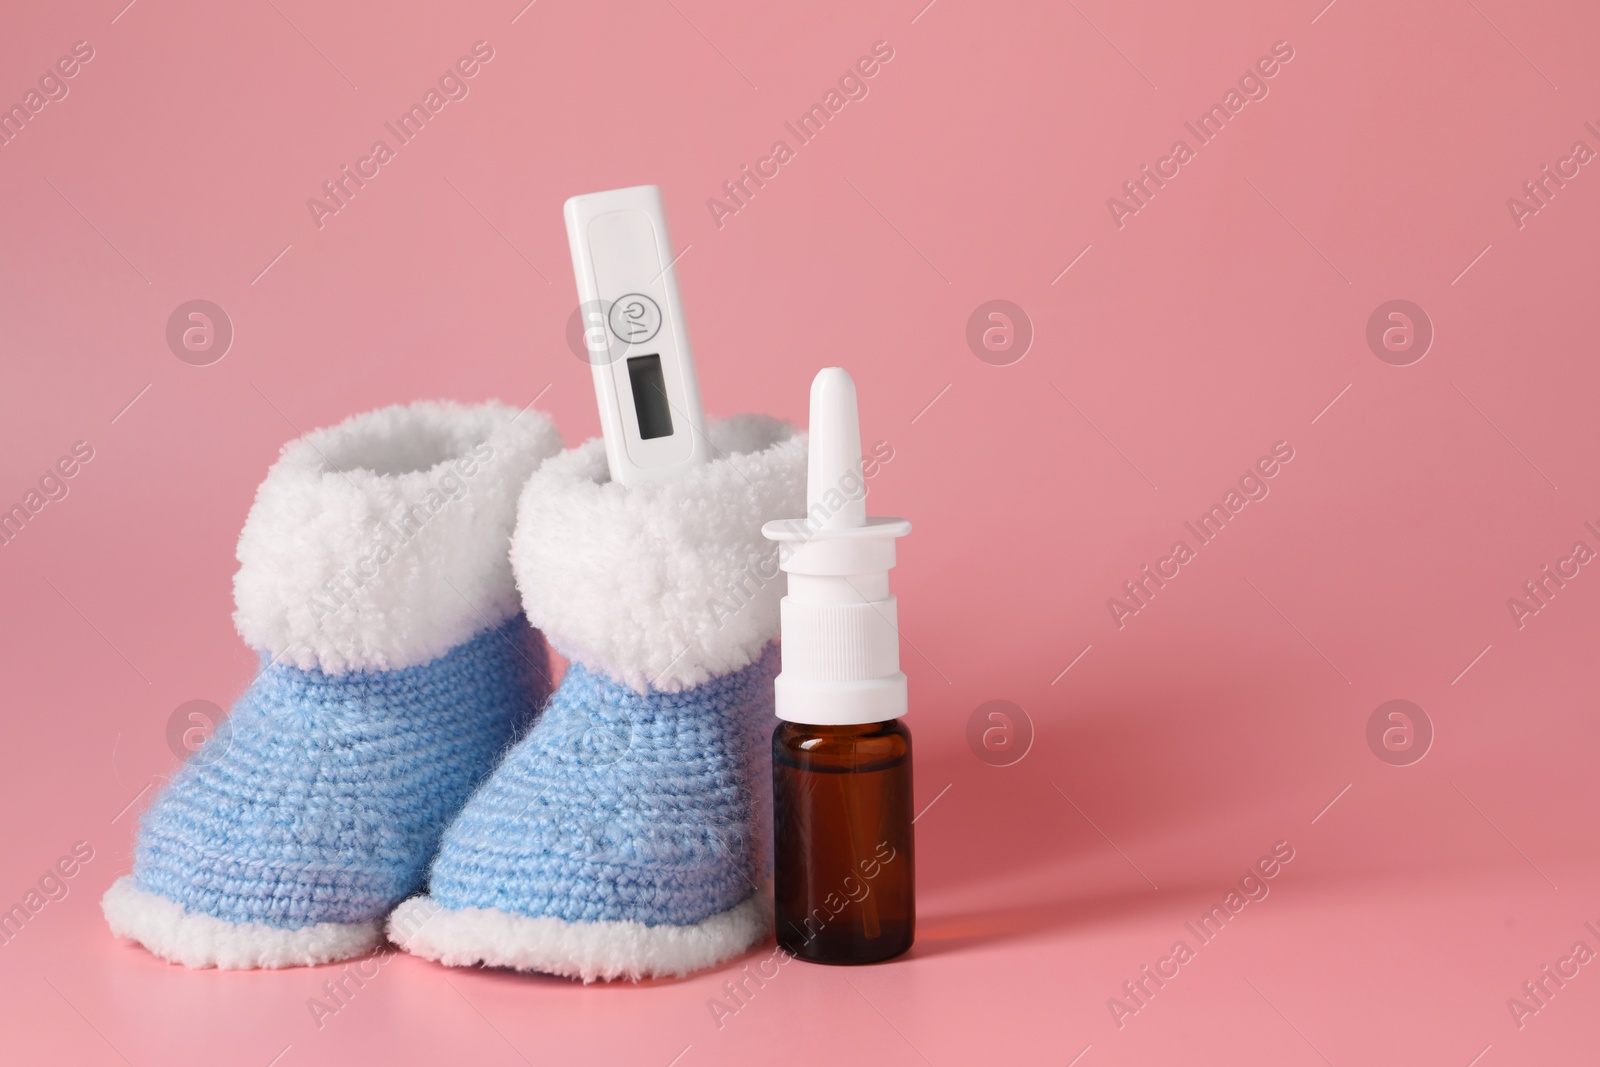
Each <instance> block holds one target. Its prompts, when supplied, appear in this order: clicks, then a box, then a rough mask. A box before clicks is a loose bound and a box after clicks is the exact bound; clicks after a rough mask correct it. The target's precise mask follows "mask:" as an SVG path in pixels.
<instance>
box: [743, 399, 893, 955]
mask: <svg viewBox="0 0 1600 1067" xmlns="http://www.w3.org/2000/svg"><path fill="white" fill-rule="evenodd" d="M761 532H762V533H763V534H764V535H765V536H766V537H768V538H769V539H771V540H773V541H777V542H778V543H779V563H780V566H782V568H783V569H784V570H785V571H787V572H788V575H789V592H788V595H787V596H786V597H784V598H783V604H782V609H781V611H782V626H783V671H782V673H781V674H779V675H778V678H777V682H776V707H777V714H778V718H780V719H782V720H783V722H782V723H780V724H779V725H778V728H777V730H776V731H774V732H773V735H772V784H773V805H774V811H773V823H774V833H775V837H776V848H775V860H776V864H775V871H774V880H775V886H774V889H775V904H776V919H777V929H778V944H779V946H780V947H782V948H783V949H784V951H786V952H788V953H790V954H791V955H794V956H796V957H798V958H800V959H803V960H810V961H812V962H815V963H845V964H850V963H873V962H876V961H878V960H885V959H889V958H890V957H892V956H898V955H899V954H900V953H902V952H904V951H905V950H906V949H908V948H910V947H911V942H912V939H913V937H914V936H915V927H916V901H915V892H914V888H915V878H914V870H913V864H912V839H911V820H912V813H911V732H910V731H909V730H907V729H906V727H905V725H904V724H903V723H901V721H900V717H901V716H902V715H904V714H905V712H906V676H905V675H904V674H903V673H901V671H900V640H899V637H900V635H899V631H898V629H897V628H896V624H895V598H894V596H893V594H891V593H890V592H889V569H890V568H891V567H893V566H894V542H895V538H897V537H903V536H904V535H906V534H907V533H910V532H911V524H910V523H909V522H907V521H906V520H905V519H888V518H868V517H867V505H866V480H865V478H864V477H863V474H862V469H861V430H860V423H859V419H858V416H857V411H856V386H855V382H853V381H852V380H851V379H850V375H849V374H847V373H846V372H845V371H844V370H842V369H840V368H838V367H829V368H827V369H826V370H823V371H822V372H820V373H819V374H818V375H817V377H816V379H815V380H814V381H813V382H812V383H811V441H810V455H809V464H808V470H807V483H806V514H805V517H803V518H799V519H785V520H780V521H777V522H769V523H767V524H766V525H765V526H764V527H763V528H762V531H761Z"/></svg>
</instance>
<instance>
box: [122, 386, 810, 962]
mask: <svg viewBox="0 0 1600 1067" xmlns="http://www.w3.org/2000/svg"><path fill="white" fill-rule="evenodd" d="M710 437H711V440H712V444H713V455H714V456H715V457H716V458H715V459H714V461H713V462H711V463H709V464H707V465H705V466H702V467H698V468H695V469H693V470H692V471H689V472H688V473H687V474H685V475H684V476H682V477H681V478H678V479H675V480H673V481H671V482H666V483H661V484H644V485H628V486H624V485H621V484H618V483H613V482H611V481H610V480H609V478H608V474H607V466H606V458H605V450H604V442H602V441H600V440H598V439H596V440H592V441H589V442H588V443H587V444H584V445H582V446H580V447H578V448H575V449H571V450H568V451H565V452H562V451H561V442H560V438H559V436H558V435H557V433H556V430H555V427H554V426H553V424H552V423H551V421H550V420H549V418H547V417H546V416H544V415H543V414H541V413H539V412H537V411H533V410H524V411H523V412H521V413H519V412H518V411H517V410H516V409H514V408H511V407H509V406H506V405H503V404H498V403H488V404H482V405H475V406H463V405H459V404H453V403H433V402H423V403H417V404H412V405H409V406H396V407H390V408H384V409H381V410H378V411H373V412H369V413H367V414H364V415H358V416H355V417H353V418H351V419H349V420H347V421H345V422H344V423H341V424H340V425H338V426H334V427H332V428H329V429H323V430H318V431H316V432H314V433H310V434H307V435H305V436H304V437H302V438H300V439H298V440H295V441H292V442H290V443H289V444H288V445H286V446H285V447H284V449H283V453H282V455H281V457H280V458H279V459H278V461H277V463H276V464H274V466H273V467H272V469H271V470H270V471H269V472H268V474H267V478H266V481H265V482H263V483H262V485H261V487H260V489H259V490H258V491H257V494H256V499H255V503H254V505H253V506H252V507H251V510H250V514H249V518H248V519H247V520H246V522H245V525H244V530H243V532H242V534H241V536H240V539H239V550H238V558H239V564H240V567H239V571H238V573H237V574H236V575H235V578H234V597H235V602H236V605H237V611H236V612H235V614H234V621H235V623H236V625H237V627H238V630H239V633H240V635H241V636H242V637H243V638H244V640H245V641H246V642H247V643H248V644H249V645H250V646H251V647H252V648H255V649H256V650H258V651H259V654H260V657H261V664H262V665H261V669H260V672H259V674H258V675H257V676H256V678H255V680H254V681H253V682H252V683H251V684H250V686H249V688H248V689H247V690H246V691H245V693H244V694H243V695H242V696H241V697H240V698H239V700H238V701H237V703H236V704H235V705H234V707H233V710H232V712H231V713H230V715H229V716H228V718H227V720H226V721H225V723H224V726H223V727H222V728H221V729H220V730H219V732H218V735H217V736H215V737H213V739H212V740H211V741H210V742H208V743H207V744H206V746H205V747H203V748H201V749H200V751H199V752H197V753H195V755H194V756H193V757H191V758H190V759H189V761H188V762H187V763H185V764H184V766H183V767H182V769H181V770H180V771H179V772H178V774H177V775H176V777H175V778H174V779H173V780H172V782H171V783H170V784H169V785H168V786H167V787H166V788H165V789H164V790H163V791H162V792H161V793H160V794H159V795H158V797H157V798H156V800H155V801H154V802H153V804H152V806H151V807H150V809H149V811H148V812H147V813H146V814H145V815H144V817H143V819H142V820H141V822H140V827H139V831H138V838H137V841H136V844H135V851H134V864H133V871H132V873H131V874H129V875H125V876H123V877H122V878H120V879H119V880H118V881H117V882H116V883H115V884H114V885H113V886H112V887H111V888H110V890H108V891H107V893H106V896H105V899H104V901H103V908H104V911H105V915H106V919H107V921H108V922H109V924H110V926H111V929H112V930H113V931H114V932H115V933H117V934H119V935H121V936H124V937H128V938H131V939H133V940H135V941H138V942H139V943H141V944H143V945H144V946H145V947H147V948H148V949H150V950H151V951H152V952H154V953H156V954H157V955H159V956H161V957H163V958H165V959H168V960H171V961H174V962H177V963H181V964H184V965H186V966H189V967H211V966H214V967H221V968H249V967H288V966H305V965H313V964H319V963H327V962H330V961H334V960H339V959H345V958H349V957H352V956H357V955H362V954H365V953H367V952H370V951H372V950H373V949H374V948H376V947H377V946H378V945H379V944H381V943H382V941H383V939H384V937H385V935H387V937H388V939H389V940H390V941H392V942H393V943H394V944H396V945H398V946H399V947H400V948H403V949H405V950H407V951H409V952H412V953H415V954H417V955H419V956H422V957H425V958H428V959H433V960H438V961H440V962H443V963H445V964H450V965H458V966H466V965H473V964H480V963H481V964H486V965H490V966H503V967H513V968H517V969H520V970H529V971H539V972H544V973H549V974H557V975H566V976H569V977H574V978H581V979H583V980H584V981H586V982H588V981H593V980H595V979H613V978H632V979H640V978H646V977H657V976H681V975H685V974H688V973H690V972H692V971H695V970H698V969H700V968H703V967H708V966H712V965H714V964H716V963H719V962H722V961H723V960H726V959H729V958H731V957H733V956H735V955H737V954H739V953H740V952H743V951H744V950H745V949H747V948H749V947H750V946H751V945H753V944H755V943H756V942H758V941H760V940H761V939H762V938H764V937H765V936H766V933H767V930H768V928H769V924H770V909H769V905H768V904H767V902H766V899H765V897H764V894H763V886H764V884H765V881H766V878H767V875H768V872H769V870H770V866H769V862H770V861H769V847H768V836H769V826H770V818H771V815H770V808H771V784H770V778H769V772H768V770H767V767H766V763H765V759H764V757H765V752H766V738H767V736H768V733H769V731H770V729H771V726H772V723H773V721H774V720H773V718H772V681H773V678H774V676H775V675H776V674H777V671H778V646H777V636H778V600H779V597H780V595H781V589H780V588H778V587H777V586H776V585H775V584H774V583H773V582H772V581H771V578H772V575H770V574H766V573H765V568H764V567H763V565H762V561H763V560H764V559H765V558H766V557H767V556H768V555H769V554H770V553H769V551H768V549H767V546H766V545H765V543H764V542H763V540H762V538H761V533H760V530H761V525H762V523H763V522H765V521H767V520H769V519H774V518H782V517H786V516H793V515H798V514H800V513H801V512H802V511H803V510H804V492H805V489H804V487H805V462H806V452H805V440H804V437H803V436H802V435H800V434H799V433H797V431H796V430H795V429H794V428H793V427H791V426H789V425H787V424H785V423H781V422H778V421H776V420H773V419H769V418H765V417H762V416H740V417H736V418H732V419H728V420H725V421H722V422H719V423H715V424H713V425H712V427H711V429H710ZM558 453H559V454H558ZM508 547H509V553H508V551H507V549H508ZM546 640H548V641H549V643H550V645H551V646H552V647H554V648H555V649H557V650H558V651H559V652H560V653H561V654H562V655H563V656H565V657H566V658H567V660H568V661H569V666H568V669H567V671H566V674H565V676H564V677H563V678H562V680H561V684H560V686H559V688H557V689H556V690H555V692H554V693H553V694H552V693H551V688H552V686H551V683H550V680H549V667H548V665H547V661H546V652H545V641H546Z"/></svg>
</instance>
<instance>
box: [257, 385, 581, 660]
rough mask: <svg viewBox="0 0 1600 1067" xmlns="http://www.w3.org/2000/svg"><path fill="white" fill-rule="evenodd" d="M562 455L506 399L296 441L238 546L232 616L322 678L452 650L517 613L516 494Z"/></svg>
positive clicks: (422, 407)
mask: <svg viewBox="0 0 1600 1067" xmlns="http://www.w3.org/2000/svg"><path fill="white" fill-rule="evenodd" d="M560 448H561V439H560V437H559V435H557V433H556V430H555V427H554V426H553V425H552V424H551V422H550V420H549V419H548V418H547V417H546V416H544V415H543V414H541V413H539V412H537V411H523V412H522V413H521V414H520V415H519V414H518V412H517V409H516V408H513V407H509V406H507V405H505V404H500V403H493V402H491V403H487V404H478V405H473V406H470V407H468V406H463V405H461V404H455V403H448V402H431V401H423V402H419V403H415V404H410V405H404V406H402V405H396V406H394V407H387V408H381V409H379V410H377V411H371V412H367V413H366V414H364V415H357V416H355V417H353V418H350V419H346V420H345V421H344V422H342V423H340V424H339V425H337V426H333V427H330V428H328V429H323V430H316V431H313V432H312V433H309V434H306V435H305V436H304V437H302V438H299V439H297V440H294V441H291V442H289V443H288V444H287V445H285V446H284V448H283V453H282V455H280V456H279V458H278V461H277V462H276V463H274V464H273V465H272V469H271V470H270V471H268V472H267V478H266V480H265V481H264V482H262V483H261V487H260V488H259V489H258V490H257V491H256V500H255V504H254V505H253V506H252V507H251V508H250V516H249V518H248V519H246V520H245V524H244V531H243V532H242V533H241V534H240V536H239V571H238V573H237V574H235V575H234V579H233V594H234V602H235V604H236V605H237V608H238V610H237V611H235V612H234V616H233V618H234V622H235V624H236V625H237V626H238V628H239V634H240V636H242V637H243V638H244V639H245V641H246V642H247V643H249V644H250V645H251V646H252V647H254V648H258V649H265V650H266V651H267V652H269V653H271V654H272V655H273V656H274V657H277V658H278V660H279V662H283V663H289V664H292V665H294V666H296V667H299V668H301V669H304V670H309V669H311V668H320V669H321V670H323V671H325V672H327V673H329V674H342V673H344V672H346V671H353V670H367V669H378V670H396V669H399V668H402V667H412V666H416V665H418V664H421V663H426V662H428V661H429V660H432V659H435V658H437V657H438V656H441V655H443V654H444V653H445V652H448V651H449V650H450V649H452V648H454V647H455V646H456V645H459V644H460V643H461V642H463V641H465V640H467V639H468V638H470V637H471V636H472V635H473V634H475V633H478V632H479V631H481V630H484V629H486V628H487V627H490V626H494V625H498V624H499V623H502V622H504V621H505V620H506V619H508V618H510V617H511V616H512V615H513V614H515V613H516V611H517V594H516V589H515V586H514V584H513V581H512V577H511V566H510V563H509V562H508V560H507V558H506V546H507V544H508V542H509V539H510V536H511V527H512V521H513V518H514V516H515V513H516V500H517V493H518V491H519V490H520V489H521V488H522V484H523V482H524V481H526V480H527V477H528V475H529V474H530V473H531V472H532V471H533V469H534V468H535V467H537V466H538V465H539V463H540V462H541V461H543V460H544V459H546V458H548V457H549V456H552V455H554V454H555V453H556V452H557V451H559V450H560Z"/></svg>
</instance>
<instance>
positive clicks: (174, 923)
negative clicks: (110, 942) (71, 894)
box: [100, 875, 381, 970]
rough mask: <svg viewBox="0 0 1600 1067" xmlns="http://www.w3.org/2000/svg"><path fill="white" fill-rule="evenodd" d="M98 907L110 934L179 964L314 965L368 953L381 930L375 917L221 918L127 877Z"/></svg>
mask: <svg viewBox="0 0 1600 1067" xmlns="http://www.w3.org/2000/svg"><path fill="white" fill-rule="evenodd" d="M100 906H101V908H102V910H104V911H105V915H106V922H107V924H109V925H110V927H111V932H112V933H114V934H116V935H117V936H118V937H126V938H130V939H131V940H134V941H137V942H139V944H141V945H143V946H144V947H145V948H147V949H149V950H150V951H151V952H154V953H155V954H156V955H157V956H160V957H161V958H162V959H164V960H168V961H170V962H172V963H181V964H183V965H184V966H185V967H216V968H219V969H221V970H240V969H247V968H252V967H314V966H316V965H317V964H319V963H331V962H333V961H334V960H344V959H349V958H350V957H351V956H360V955H363V954H365V953H367V952H370V951H372V949H373V948H375V947H376V946H377V944H378V942H379V940H380V934H381V929H380V927H381V924H380V923H379V922H377V921H373V922H364V923H317V924H316V925H314V926H305V927H301V928H300V929H298V930H285V929H282V928H280V927H276V926H268V925H267V924H266V923H254V922H252V923H230V922H224V921H223V920H222V919H217V918H214V917H212V916H210V915H201V914H198V913H196V912H189V911H184V910H183V907H182V905H180V904H177V903H174V902H173V901H170V900H168V899H167V898H166V897H160V896H157V895H155V894H154V893H147V892H145V891H144V890H143V889H140V888H139V887H138V886H136V885H134V884H133V878H132V876H130V875H123V876H122V877H121V878H118V879H117V880H116V881H115V882H113V883H111V888H110V889H108V890H106V895H105V898H104V899H103V900H102V901H101V902H100Z"/></svg>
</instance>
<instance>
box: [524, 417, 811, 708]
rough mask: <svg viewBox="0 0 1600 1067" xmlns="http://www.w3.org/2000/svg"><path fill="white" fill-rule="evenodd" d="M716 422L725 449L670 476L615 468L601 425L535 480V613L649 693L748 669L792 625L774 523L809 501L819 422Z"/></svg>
mask: <svg viewBox="0 0 1600 1067" xmlns="http://www.w3.org/2000/svg"><path fill="white" fill-rule="evenodd" d="M710 433H711V441H712V446H713V448H712V453H713V455H714V456H715V457H716V458H715V459H713V460H712V461H711V462H710V463H708V464H706V465H705V466H702V467H696V468H693V469H692V470H689V471H686V472H685V473H684V474H682V475H681V476H680V477H678V478H676V479H674V480H672V481H670V482H660V483H649V482H647V483H643V484H637V485H627V486H624V485H621V484H618V483H615V482H612V481H610V480H609V475H608V472H607V469H606V454H605V443H604V442H603V441H601V440H600V439H598V438H596V439H595V440H592V441H589V442H588V443H586V444H584V445H581V446H579V447H578V448H575V449H572V450H570V451H568V452H565V453H563V454H562V455H560V456H558V457H556V458H555V459H552V460H550V461H549V462H547V463H545V464H544V466H542V467H540V468H539V470H538V471H536V472H535V473H534V475H533V477H532V478H530V479H529V480H528V484H527V486H526V487H525V488H524V489H523V491H522V501H521V504H520V505H519V507H518V511H517V528H516V533H515V534H514V535H513V538H512V543H511V562H512V566H513V567H514V568H515V570H516V575H517V585H518V587H519V588H520V589H521V590H522V605H523V609H524V610H525V611H526V612H527V614H528V619H529V621H530V622H532V623H533V625H534V626H536V627H538V628H539V629H541V630H543V631H544V634H545V637H546V638H547V639H548V640H549V641H550V643H551V645H553V646H554V647H555V648H556V649H557V650H558V651H560V652H561V654H562V655H564V656H566V657H567V658H568V659H571V660H575V661H577V662H579V663H582V664H583V665H584V666H586V667H588V668H590V669H591V670H595V671H601V672H604V673H605V674H607V675H609V676H610V677H611V678H612V679H614V680H616V681H617V682H619V683H621V684H623V685H627V686H629V687H630V688H632V689H634V690H636V691H638V692H644V691H645V690H646V688H655V689H658V690H666V691H677V690H682V689H688V688H693V687H694V686H697V685H700V684H702V683H704V682H705V681H706V680H707V679H709V678H712V677H714V676H719V675H723V674H727V673H729V672H731V671H736V670H739V669H740V668H742V667H746V666H749V665H750V664H751V663H752V662H754V661H755V659H756V658H757V657H758V656H760V655H761V652H762V650H763V649H764V648H766V646H767V645H768V644H769V643H770V642H772V641H773V640H774V639H775V638H776V637H777V636H778V601H779V599H780V598H781V597H782V595H783V588H784V583H783V581H782V575H781V573H780V572H779V570H778V567H777V553H776V551H774V547H775V546H773V545H772V544H771V543H770V542H768V541H767V540H766V539H764V538H763V537H762V536H761V525H762V523H764V522H766V521H768V520H769V519H782V518H792V517H794V516H797V515H799V514H801V513H802V512H803V511H804V510H805V487H806V440H805V435H803V434H801V433H799V432H797V431H796V430H795V428H794V427H792V426H790V425H789V424H787V423H783V422H779V421H777V420H776V419H770V418H767V417H765V416H760V415H742V416H738V417H735V418H731V419H725V420H723V421H720V422H717V423H713V424H712V426H711V431H710Z"/></svg>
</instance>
